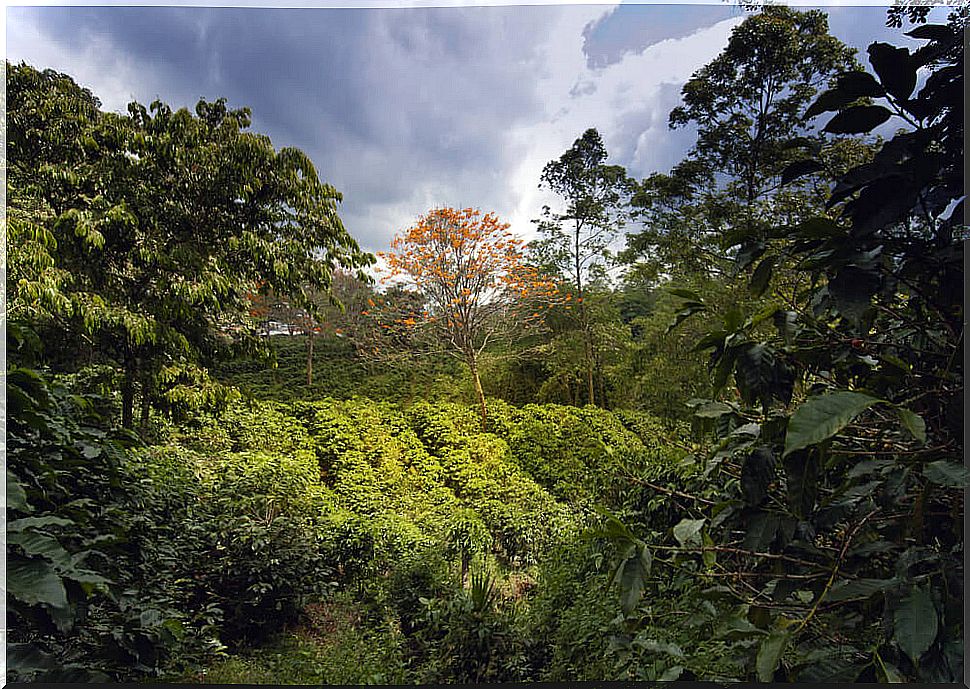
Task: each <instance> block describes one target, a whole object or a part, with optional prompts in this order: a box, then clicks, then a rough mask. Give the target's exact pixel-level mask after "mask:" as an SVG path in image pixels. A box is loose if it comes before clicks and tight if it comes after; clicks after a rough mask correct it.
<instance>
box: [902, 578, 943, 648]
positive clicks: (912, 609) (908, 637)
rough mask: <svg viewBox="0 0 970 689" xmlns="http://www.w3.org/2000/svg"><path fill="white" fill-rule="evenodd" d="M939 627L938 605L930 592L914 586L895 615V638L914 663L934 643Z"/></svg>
mask: <svg viewBox="0 0 970 689" xmlns="http://www.w3.org/2000/svg"><path fill="white" fill-rule="evenodd" d="M938 629H939V621H938V619H937V613H936V607H935V606H934V605H933V599H932V598H931V597H930V592H929V590H928V589H926V588H925V587H923V586H914V587H913V589H912V590H911V591H910V593H909V595H908V596H907V597H906V598H904V599H903V600H902V602H901V603H900V605H899V607H898V608H896V614H895V615H894V616H893V638H894V639H895V640H896V643H898V644H899V647H900V648H901V649H902V650H903V652H904V653H905V654H906V655H907V656H909V658H910V660H912V661H913V663H914V664H918V663H919V659H920V656H922V655H923V654H924V653H926V651H927V650H928V649H929V647H930V646H932V645H933V641H934V640H935V639H936V633H937V630H938Z"/></svg>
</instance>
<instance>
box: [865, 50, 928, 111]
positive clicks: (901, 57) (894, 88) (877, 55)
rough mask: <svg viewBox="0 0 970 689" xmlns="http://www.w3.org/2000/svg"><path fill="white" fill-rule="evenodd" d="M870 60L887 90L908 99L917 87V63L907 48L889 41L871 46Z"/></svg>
mask: <svg viewBox="0 0 970 689" xmlns="http://www.w3.org/2000/svg"><path fill="white" fill-rule="evenodd" d="M868 53H869V62H871V63H872V68H873V69H874V70H876V74H878V75H879V80H880V81H881V82H882V84H883V86H885V87H886V90H887V91H889V93H891V94H892V95H893V96H895V97H896V98H897V99H899V100H906V99H907V98H909V97H910V95H911V94H912V93H913V89H914V88H915V87H916V65H915V64H914V63H913V60H912V58H911V56H910V54H909V51H908V50H907V49H906V48H897V47H895V46H891V45H889V44H888V43H873V44H872V45H870V46H869V50H868Z"/></svg>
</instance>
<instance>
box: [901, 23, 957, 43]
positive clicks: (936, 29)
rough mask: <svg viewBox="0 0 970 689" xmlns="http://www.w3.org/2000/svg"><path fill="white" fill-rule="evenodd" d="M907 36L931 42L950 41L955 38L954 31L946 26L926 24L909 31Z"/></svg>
mask: <svg viewBox="0 0 970 689" xmlns="http://www.w3.org/2000/svg"><path fill="white" fill-rule="evenodd" d="M905 35H907V36H910V37H911V38H919V39H922V40H929V41H948V40H950V39H951V38H953V29H951V28H950V27H949V26H946V25H945V24H924V25H923V26H917V27H916V28H915V29H913V30H912V31H907V32H906V34H905Z"/></svg>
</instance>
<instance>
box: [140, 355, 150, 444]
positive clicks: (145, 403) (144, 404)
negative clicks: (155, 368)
mask: <svg viewBox="0 0 970 689" xmlns="http://www.w3.org/2000/svg"><path fill="white" fill-rule="evenodd" d="M151 402H152V377H151V374H150V373H149V372H148V371H147V370H146V371H145V372H144V373H143V374H142V377H141V419H140V420H139V424H138V425H139V427H140V429H141V433H142V435H145V434H146V433H147V432H148V417H149V414H150V411H151Z"/></svg>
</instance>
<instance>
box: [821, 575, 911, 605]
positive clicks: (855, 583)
mask: <svg viewBox="0 0 970 689" xmlns="http://www.w3.org/2000/svg"><path fill="white" fill-rule="evenodd" d="M898 583H899V580H898V579H853V580H852V581H842V582H839V583H838V584H836V585H835V586H833V587H832V590H831V591H829V593H828V595H827V596H826V597H825V601H826V602H828V603H836V602H839V601H844V600H864V599H866V598H869V597H870V596H872V595H874V594H876V593H879V592H880V591H885V590H886V589H888V588H892V587H893V586H895V585H896V584H898Z"/></svg>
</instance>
